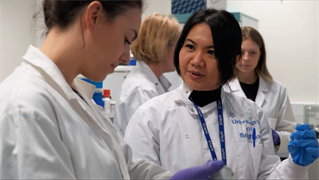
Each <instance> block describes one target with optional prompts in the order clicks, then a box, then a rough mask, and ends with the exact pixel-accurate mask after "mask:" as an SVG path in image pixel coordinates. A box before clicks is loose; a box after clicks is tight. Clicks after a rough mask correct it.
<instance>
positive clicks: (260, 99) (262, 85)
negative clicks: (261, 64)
mask: <svg viewBox="0 0 319 180" xmlns="http://www.w3.org/2000/svg"><path fill="white" fill-rule="evenodd" d="M268 91H269V89H268V87H267V85H266V81H265V80H264V79H263V78H262V77H261V76H259V88H258V92H257V96H256V99H255V102H256V103H257V105H258V106H259V107H262V105H263V103H264V101H265V100H266V99H265V97H266V96H265V93H267V92H268Z"/></svg>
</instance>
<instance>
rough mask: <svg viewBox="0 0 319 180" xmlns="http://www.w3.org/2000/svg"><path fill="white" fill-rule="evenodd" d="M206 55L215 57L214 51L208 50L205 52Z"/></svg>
mask: <svg viewBox="0 0 319 180" xmlns="http://www.w3.org/2000/svg"><path fill="white" fill-rule="evenodd" d="M207 54H209V55H215V51H213V50H209V51H208V52H207Z"/></svg>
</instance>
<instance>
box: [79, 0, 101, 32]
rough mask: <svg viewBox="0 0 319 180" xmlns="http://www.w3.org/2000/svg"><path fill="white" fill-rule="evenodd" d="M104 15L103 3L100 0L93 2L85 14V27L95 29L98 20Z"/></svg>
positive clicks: (90, 29)
mask: <svg viewBox="0 0 319 180" xmlns="http://www.w3.org/2000/svg"><path fill="white" fill-rule="evenodd" d="M102 17H104V13H103V7H102V4H101V3H100V2H99V1H93V2H91V3H90V4H89V5H88V6H87V8H86V9H85V12H84V15H83V18H84V23H85V27H86V28H87V29H88V30H89V31H93V30H94V28H95V27H96V25H97V22H98V21H101V19H102Z"/></svg>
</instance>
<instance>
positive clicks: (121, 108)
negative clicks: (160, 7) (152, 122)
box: [114, 13, 181, 137]
mask: <svg viewBox="0 0 319 180" xmlns="http://www.w3.org/2000/svg"><path fill="white" fill-rule="evenodd" d="M180 33H181V28H180V25H179V23H178V22H177V20H176V19H175V18H174V17H169V16H164V15H162V14H159V13H153V14H151V15H149V16H147V17H146V18H145V20H144V21H143V23H142V25H141V29H140V32H139V35H138V38H137V39H136V41H134V43H133V44H132V47H131V50H132V54H133V55H134V58H135V59H136V60H137V65H136V66H135V67H134V68H133V69H132V70H131V72H130V73H129V74H128V76H127V77H126V79H125V81H124V82H123V84H122V87H121V89H120V91H119V94H118V96H117V99H116V104H115V116H114V125H115V127H116V128H117V130H118V131H119V133H120V134H121V135H122V136H123V137H124V135H125V129H126V126H127V124H128V122H129V120H130V118H131V117H132V115H133V114H134V112H135V111H136V109H137V108H138V107H139V106H141V105H142V104H143V103H145V102H146V101H148V100H149V99H152V98H153V97H156V96H158V95H161V94H163V93H165V92H167V91H168V89H169V88H170V86H171V83H170V82H169V81H168V80H167V79H166V78H165V76H164V75H163V73H166V72H171V71H174V70H175V66H174V60H173V55H174V50H175V45H176V42H177V40H178V38H179V36H180Z"/></svg>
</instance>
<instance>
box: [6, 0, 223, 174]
mask: <svg viewBox="0 0 319 180" xmlns="http://www.w3.org/2000/svg"><path fill="white" fill-rule="evenodd" d="M142 6H143V1H142V0H134V1H133V0H131V1H127V0H126V1H113V0H109V1H78V0H73V1H71V0H63V1H52V0H44V1H43V13H44V20H45V25H46V26H47V28H48V32H47V36H46V39H45V41H44V43H43V45H42V46H41V48H40V49H38V48H36V47H34V46H32V45H30V46H29V49H28V51H27V53H26V54H25V55H24V57H23V62H22V63H21V65H20V66H19V67H17V68H16V69H15V71H14V72H13V73H12V74H11V75H10V76H9V77H8V78H6V79H5V80H4V81H3V82H2V83H1V86H0V89H1V93H0V94H1V96H0V102H1V111H0V114H1V117H0V118H1V119H0V129H1V133H0V139H1V141H0V143H1V144H0V179H169V178H172V179H174V178H176V177H180V175H181V174H182V175H183V174H186V175H187V178H189V179H200V178H202V177H201V176H199V174H205V172H204V171H207V170H208V171H209V173H206V177H208V175H211V174H212V173H213V172H214V171H216V170H219V169H220V168H221V167H222V166H223V165H221V166H214V167H212V165H214V164H216V163H214V162H211V163H209V164H205V165H202V166H200V167H194V168H195V169H194V168H191V169H186V170H183V171H182V172H180V173H176V174H175V175H174V176H172V174H171V173H170V172H169V171H167V170H165V169H163V168H162V167H160V166H158V165H156V164H154V163H149V162H145V161H144V160H136V161H132V159H131V158H132V151H131V149H130V147H129V146H128V145H127V144H126V142H125V141H124V140H123V139H122V137H121V136H119V135H118V133H117V131H116V129H115V127H114V126H113V125H112V122H111V121H110V120H109V119H108V118H107V117H105V116H104V115H103V113H102V111H100V109H99V108H98V107H97V105H96V104H94V103H93V101H92V95H93V92H94V89H95V87H94V86H92V85H91V84H88V83H86V82H84V81H82V80H80V79H77V78H76V76H77V75H78V74H83V75H84V76H86V77H87V78H89V79H91V80H94V81H102V80H103V79H105V77H106V75H107V74H109V73H112V72H113V71H114V68H115V67H116V66H117V65H118V64H119V63H120V62H123V63H127V62H128V61H129V60H130V56H129V47H130V44H131V43H132V42H133V41H134V40H135V39H136V37H137V35H138V31H139V26H140V22H141V12H142ZM8 61H10V59H8ZM216 167H217V169H216ZM218 168H219V169H218ZM194 172H196V173H197V174H195V173H194ZM187 178H186V176H185V178H182V177H181V178H179V179H187Z"/></svg>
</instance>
